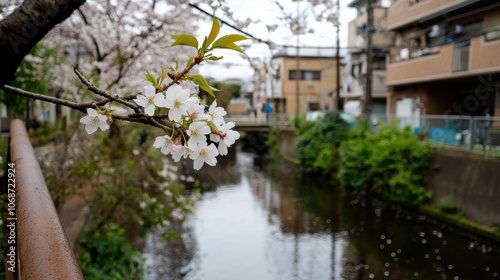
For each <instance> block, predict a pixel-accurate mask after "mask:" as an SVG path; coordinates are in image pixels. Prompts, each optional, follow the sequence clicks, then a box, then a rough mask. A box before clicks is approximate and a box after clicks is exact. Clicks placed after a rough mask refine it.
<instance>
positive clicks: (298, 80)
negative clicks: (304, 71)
mask: <svg viewBox="0 0 500 280" xmlns="http://www.w3.org/2000/svg"><path fill="white" fill-rule="evenodd" d="M299 15H300V6H299V1H297V26H296V28H297V30H296V32H297V49H296V51H297V53H296V54H295V61H296V67H297V69H295V118H297V117H298V116H299V101H300V99H299V90H300V86H299V85H300V56H299V50H300V47H299V43H300V22H299Z"/></svg>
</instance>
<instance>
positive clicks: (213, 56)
mask: <svg viewBox="0 0 500 280" xmlns="http://www.w3.org/2000/svg"><path fill="white" fill-rule="evenodd" d="M222 58H223V57H222V56H215V55H211V56H209V57H208V58H207V60H213V61H217V60H221V59H222Z"/></svg>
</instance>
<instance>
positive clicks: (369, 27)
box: [363, 0, 375, 117]
mask: <svg viewBox="0 0 500 280" xmlns="http://www.w3.org/2000/svg"><path fill="white" fill-rule="evenodd" d="M372 1H373V0H368V7H367V20H366V21H367V22H366V86H365V98H364V102H363V114H364V115H365V116H366V117H368V116H369V115H370V113H371V108H370V107H371V103H372V85H373V83H372V77H373V68H372V66H373V47H372V45H373V43H372V35H373V31H374V30H375V29H374V26H373V3H372Z"/></svg>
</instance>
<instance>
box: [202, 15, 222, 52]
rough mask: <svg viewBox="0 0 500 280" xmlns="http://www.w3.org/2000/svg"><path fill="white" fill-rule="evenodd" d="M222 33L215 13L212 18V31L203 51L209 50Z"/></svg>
mask: <svg viewBox="0 0 500 280" xmlns="http://www.w3.org/2000/svg"><path fill="white" fill-rule="evenodd" d="M219 31H220V22H219V20H218V19H217V18H216V17H215V11H214V14H213V16H212V29H211V30H210V34H209V35H208V37H207V40H206V41H205V43H204V44H203V49H205V48H207V47H208V46H210V44H212V42H213V41H215V38H217V35H219Z"/></svg>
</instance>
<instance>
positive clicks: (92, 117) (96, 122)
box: [80, 108, 109, 134]
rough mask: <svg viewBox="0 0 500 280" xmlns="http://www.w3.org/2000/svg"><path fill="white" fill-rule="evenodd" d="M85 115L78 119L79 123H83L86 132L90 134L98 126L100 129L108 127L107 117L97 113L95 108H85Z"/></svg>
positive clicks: (104, 129)
mask: <svg viewBox="0 0 500 280" xmlns="http://www.w3.org/2000/svg"><path fill="white" fill-rule="evenodd" d="M87 114H88V115H87V116H85V117H83V118H81V119H80V123H82V124H84V125H85V131H87V134H92V133H94V132H96V131H97V129H98V128H100V129H101V130H102V131H106V130H108V129H109V124H108V117H106V116H105V115H102V114H99V113H98V112H97V111H96V110H95V109H92V108H87Z"/></svg>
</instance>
